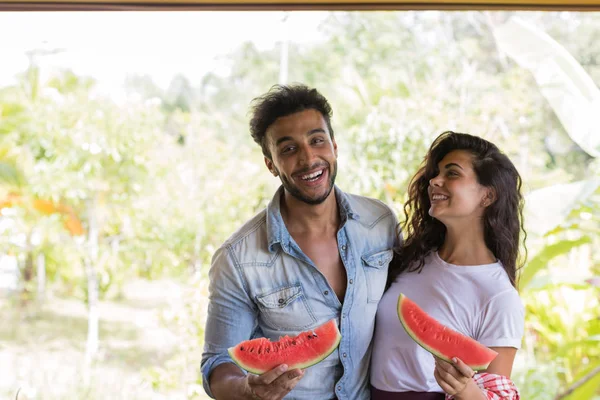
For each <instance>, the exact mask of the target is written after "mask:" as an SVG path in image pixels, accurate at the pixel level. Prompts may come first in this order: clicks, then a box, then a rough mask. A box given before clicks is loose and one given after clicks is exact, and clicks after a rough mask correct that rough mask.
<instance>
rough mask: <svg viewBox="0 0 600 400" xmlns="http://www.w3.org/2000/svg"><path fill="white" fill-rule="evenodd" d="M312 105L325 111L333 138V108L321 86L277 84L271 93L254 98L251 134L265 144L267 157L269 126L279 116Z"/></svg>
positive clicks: (269, 156) (314, 108) (255, 139)
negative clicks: (266, 136)
mask: <svg viewBox="0 0 600 400" xmlns="http://www.w3.org/2000/svg"><path fill="white" fill-rule="evenodd" d="M310 109H312V110H316V111H318V112H320V113H321V114H322V115H323V118H324V119H325V122H326V123H327V128H328V129H329V135H330V136H331V139H333V129H332V128H331V116H332V113H333V112H332V110H331V106H330V105H329V102H328V101H327V99H326V98H325V96H323V95H322V94H321V93H319V92H318V91H317V89H311V88H309V87H308V86H306V85H302V84H292V85H274V86H273V87H271V89H270V90H269V91H268V92H267V93H265V94H264V95H262V96H260V97H257V98H255V99H254V100H252V105H251V108H250V112H251V114H252V118H251V119H250V134H251V135H252V138H253V139H254V141H255V142H256V143H258V144H259V145H260V147H261V148H262V152H263V154H264V155H265V157H267V158H269V159H270V158H271V153H270V152H269V148H268V146H267V143H266V140H265V135H266V133H267V128H269V126H271V125H272V124H273V123H274V122H275V120H277V118H281V117H285V116H288V115H291V114H295V113H297V112H301V111H304V110H310Z"/></svg>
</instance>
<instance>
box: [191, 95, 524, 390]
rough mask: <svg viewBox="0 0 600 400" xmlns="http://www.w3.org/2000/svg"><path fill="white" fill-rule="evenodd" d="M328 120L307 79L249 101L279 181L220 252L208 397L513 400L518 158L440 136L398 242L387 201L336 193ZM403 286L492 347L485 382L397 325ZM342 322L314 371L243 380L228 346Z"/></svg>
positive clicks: (206, 364) (208, 348) (282, 369)
mask: <svg viewBox="0 0 600 400" xmlns="http://www.w3.org/2000/svg"><path fill="white" fill-rule="evenodd" d="M331 115H332V111H331V107H330V105H329V103H328V101H327V100H326V99H325V97H323V96H322V95H321V94H320V93H319V92H318V91H317V90H316V89H311V88H308V87H306V86H303V85H291V86H275V87H273V88H272V89H271V90H270V91H269V92H268V93H266V94H265V95H263V96H261V97H259V98H257V99H255V100H254V102H253V107H252V118H251V121H250V131H251V134H252V137H253V138H254V140H255V141H256V142H257V143H258V144H259V145H260V146H261V147H262V152H263V154H264V160H265V164H266V166H267V168H268V170H269V171H270V172H271V173H272V174H273V175H274V176H276V177H279V179H280V180H281V183H282V185H281V187H280V188H279V190H277V192H276V193H275V195H274V196H273V199H272V200H271V202H270V203H269V205H268V206H267V208H266V209H265V210H263V211H261V212H260V213H259V214H258V215H256V216H255V217H254V218H252V219H251V220H250V221H248V222H247V223H246V224H244V225H243V226H242V227H241V228H240V229H239V230H238V231H237V232H236V233H234V234H233V235H232V236H231V237H230V238H229V239H228V240H227V241H226V242H225V243H224V244H223V245H222V246H221V247H220V248H219V249H218V250H217V252H216V253H215V255H214V257H213V260H212V266H211V269H210V301H209V306H208V319H207V322H206V331H205V347H204V353H203V356H202V374H203V382H204V388H205V390H206V392H207V393H208V394H209V395H210V396H211V397H214V398H216V399H219V400H221V399H223V400H226V399H235V400H242V399H252V400H279V399H297V400H305V399H306V400H328V399H340V400H365V399H374V400H433V399H436V400H437V399H442V400H443V399H444V398H445V396H446V397H448V398H452V396H453V398H454V399H458V400H465V399H473V400H475V399H498V398H505V399H518V398H519V397H518V392H517V390H516V388H515V387H514V385H512V382H511V381H510V379H509V378H510V374H511V369H512V366H513V361H514V359H515V354H516V352H517V349H518V348H519V347H520V343H521V338H522V336H523V330H524V310H523V306H522V304H521V302H520V299H519V296H518V293H517V290H516V289H515V281H516V270H517V263H518V255H519V238H520V232H521V230H522V224H521V219H522V218H521V211H522V205H523V199H522V196H521V178H520V176H519V174H518V172H517V170H516V169H515V167H514V165H513V164H512V162H511V161H510V160H509V159H508V158H507V157H506V156H505V155H504V154H503V153H501V152H500V150H499V149H498V148H497V147H496V146H495V145H494V144H492V143H490V142H488V141H486V140H483V139H481V138H478V137H476V136H471V135H467V134H461V133H454V132H445V133H443V134H441V135H440V136H439V137H438V138H437V139H436V140H435V141H434V142H433V144H432V145H431V148H430V149H429V151H428V153H427V155H426V156H425V161H424V163H423V165H422V167H421V168H420V169H419V171H418V172H417V173H416V175H415V176H414V177H413V179H412V181H411V183H410V187H409V189H408V190H409V199H408V201H407V203H406V205H405V213H406V216H407V222H406V224H405V225H404V231H403V233H402V234H400V229H399V227H398V222H397V218H396V216H395V215H394V213H393V212H392V210H391V209H390V208H389V207H388V206H386V205H385V204H383V203H382V202H380V201H378V200H374V199H370V198H366V197H362V196H357V195H353V194H349V193H345V192H343V191H342V190H341V189H340V188H338V187H337V186H335V177H336V174H337V143H336V140H335V136H334V131H333V129H332V126H331ZM399 293H404V294H405V295H407V296H408V297H409V298H410V299H412V300H413V301H415V302H416V303H417V304H418V305H419V306H420V307H421V308H423V309H424V310H425V311H426V312H427V313H428V314H430V315H431V316H433V317H434V318H436V319H437V320H439V321H440V322H441V323H443V324H444V325H447V326H449V327H451V328H453V329H455V330H457V331H459V332H461V333H463V334H465V335H468V336H470V337H472V338H474V339H475V340H477V341H479V342H480V343H482V344H484V345H486V346H488V347H490V348H492V349H494V350H495V351H496V352H498V356H497V357H496V358H495V359H494V361H492V363H491V364H490V366H489V368H488V369H487V371H486V373H483V374H479V373H478V374H475V373H474V371H472V370H471V369H470V368H469V367H468V366H467V365H465V364H464V363H463V362H462V361H461V360H458V359H456V360H454V361H453V362H452V363H448V362H445V361H443V360H439V359H436V358H434V357H433V356H432V355H431V354H429V353H428V352H426V351H425V350H424V349H422V348H421V347H419V346H418V345H417V344H416V343H415V342H414V341H413V340H412V339H411V338H410V337H409V336H408V335H407V334H406V332H405V331H404V329H403V328H402V326H401V324H400V322H399V320H398V316H397V311H396V305H397V301H398V295H399ZM333 318H335V319H336V320H337V321H338V324H339V328H340V331H341V334H342V340H341V342H340V345H339V347H338V349H337V350H336V351H334V352H333V353H332V354H331V355H330V356H329V357H327V358H326V359H325V360H323V361H322V362H320V363H318V364H316V365H314V366H312V367H310V368H307V369H305V370H299V369H292V370H290V369H288V368H287V366H286V365H281V366H279V367H277V368H275V369H273V370H271V371H269V372H266V373H265V374H263V375H260V376H257V375H253V374H246V373H245V372H244V371H242V370H241V369H240V368H238V366H237V365H235V364H234V363H233V362H232V360H231V358H230V357H229V355H228V353H227V348H229V347H232V346H235V345H236V344H238V343H239V342H241V341H244V340H248V339H252V338H256V337H267V338H270V339H271V340H273V341H276V340H278V339H279V337H280V336H284V335H289V336H293V335H297V334H298V333H299V332H301V331H304V330H308V329H311V328H315V327H317V326H319V325H321V324H323V323H325V322H326V321H328V320H330V319H333ZM494 396H497V397H494Z"/></svg>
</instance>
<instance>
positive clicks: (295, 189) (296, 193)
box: [278, 160, 337, 205]
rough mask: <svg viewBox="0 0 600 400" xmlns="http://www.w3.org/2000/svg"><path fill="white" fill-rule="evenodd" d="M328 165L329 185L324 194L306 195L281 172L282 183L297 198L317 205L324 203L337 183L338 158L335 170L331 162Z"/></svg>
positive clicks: (334, 165)
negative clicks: (314, 196)
mask: <svg viewBox="0 0 600 400" xmlns="http://www.w3.org/2000/svg"><path fill="white" fill-rule="evenodd" d="M327 167H328V168H327V169H328V171H329V187H328V188H327V191H326V192H325V193H324V194H323V195H322V196H319V197H317V198H312V197H308V196H305V195H304V194H303V193H302V192H301V191H300V189H298V187H297V186H296V185H294V184H293V183H292V182H290V181H289V180H288V179H287V178H286V177H284V176H283V175H281V174H279V177H280V178H281V183H282V184H283V187H284V188H285V190H287V191H288V193H289V194H291V195H292V196H293V197H294V198H296V199H298V200H300V201H301V202H303V203H306V204H310V205H317V204H321V203H323V202H324V201H325V200H326V199H327V197H329V194H330V193H331V190H332V189H333V185H334V184H335V177H336V176H337V160H336V161H335V162H334V163H333V170H332V169H331V164H328V166H327ZM314 168H315V167H311V168H309V169H307V170H311V169H314ZM278 172H279V171H278Z"/></svg>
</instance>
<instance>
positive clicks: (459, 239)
mask: <svg viewBox="0 0 600 400" xmlns="http://www.w3.org/2000/svg"><path fill="white" fill-rule="evenodd" d="M477 225H478V224H477ZM477 225H476V226H471V227H461V228H460V229H452V228H448V229H447V230H446V237H445V239H444V243H443V244H442V245H441V246H440V248H439V249H438V254H439V256H440V258H441V259H442V260H444V261H446V262H447V263H449V264H455V265H484V264H492V263H494V262H496V257H495V256H494V254H493V253H492V251H491V250H490V249H489V248H488V247H487V245H486V244H485V239H484V236H483V226H477Z"/></svg>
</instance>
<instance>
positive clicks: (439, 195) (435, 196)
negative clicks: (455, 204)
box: [432, 194, 448, 200]
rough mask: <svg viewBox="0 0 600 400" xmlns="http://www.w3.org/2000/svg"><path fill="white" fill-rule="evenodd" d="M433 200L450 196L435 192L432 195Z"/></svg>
mask: <svg viewBox="0 0 600 400" xmlns="http://www.w3.org/2000/svg"><path fill="white" fill-rule="evenodd" d="M432 199H433V200H446V199H448V196H444V195H443V194H434V195H433V196H432Z"/></svg>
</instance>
